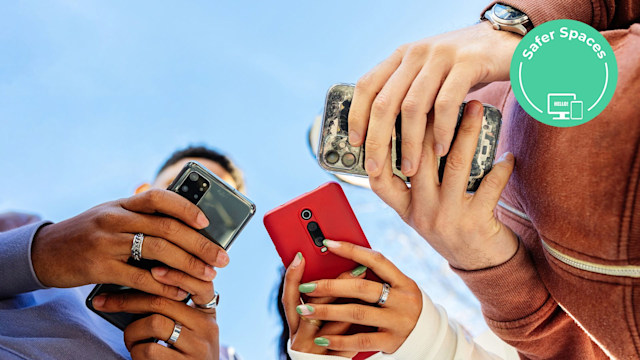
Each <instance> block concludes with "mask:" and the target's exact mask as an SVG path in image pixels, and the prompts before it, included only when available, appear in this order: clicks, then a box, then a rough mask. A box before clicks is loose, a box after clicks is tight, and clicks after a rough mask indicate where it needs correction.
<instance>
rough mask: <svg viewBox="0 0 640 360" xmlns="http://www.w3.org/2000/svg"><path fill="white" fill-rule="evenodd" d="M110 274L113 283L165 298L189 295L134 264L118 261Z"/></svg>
mask: <svg viewBox="0 0 640 360" xmlns="http://www.w3.org/2000/svg"><path fill="white" fill-rule="evenodd" d="M112 275H113V276H114V277H115V279H114V281H113V283H115V284H119V285H123V286H128V287H130V288H133V289H137V290H140V291H144V292H146V293H149V294H154V295H159V296H164V297H166V298H167V299H173V300H176V301H182V300H184V299H185V298H186V297H187V295H189V294H188V293H187V292H186V291H184V290H181V289H180V288H178V287H176V286H171V285H166V284H162V283H160V282H158V281H157V280H156V279H154V278H153V276H152V275H151V272H149V271H148V270H145V269H140V268H137V267H135V266H131V265H127V264H123V263H118V264H117V265H116V267H115V268H114V269H113V271H112ZM94 303H95V299H94Z"/></svg>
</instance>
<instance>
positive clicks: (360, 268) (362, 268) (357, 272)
mask: <svg viewBox="0 0 640 360" xmlns="http://www.w3.org/2000/svg"><path fill="white" fill-rule="evenodd" d="M365 271H367V267H366V266H364V265H360V266H358V267H357V268H355V269H353V270H351V276H353V277H357V276H360V275H362V274H364V272H365Z"/></svg>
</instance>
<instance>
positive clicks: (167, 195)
mask: <svg viewBox="0 0 640 360" xmlns="http://www.w3.org/2000/svg"><path fill="white" fill-rule="evenodd" d="M120 206H122V207H123V208H125V209H127V210H129V211H133V212H140V213H146V214H155V213H161V214H165V215H169V216H171V217H174V218H176V219H179V220H181V221H182V222H184V223H185V224H187V225H189V226H191V227H193V228H195V229H204V228H205V227H207V226H209V220H208V219H207V217H206V216H205V215H204V213H203V212H202V210H200V208H198V207H197V206H196V205H194V204H193V203H191V202H190V201H189V200H187V199H186V198H184V197H183V196H180V195H178V194H176V193H174V192H172V191H169V190H159V189H152V190H148V191H145V192H143V193H140V194H138V195H134V196H132V197H130V198H126V199H122V200H120Z"/></svg>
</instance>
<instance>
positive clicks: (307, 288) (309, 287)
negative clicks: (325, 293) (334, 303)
mask: <svg viewBox="0 0 640 360" xmlns="http://www.w3.org/2000/svg"><path fill="white" fill-rule="evenodd" d="M316 287H318V284H314V283H306V284H300V286H298V290H300V292H301V293H303V294H306V293H310V292H312V291H314V290H315V289H316Z"/></svg>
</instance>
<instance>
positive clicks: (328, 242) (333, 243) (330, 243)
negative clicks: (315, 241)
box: [322, 239, 340, 249]
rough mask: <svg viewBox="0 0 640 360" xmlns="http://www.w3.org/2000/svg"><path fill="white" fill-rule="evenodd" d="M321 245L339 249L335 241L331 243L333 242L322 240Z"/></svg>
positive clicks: (338, 244)
mask: <svg viewBox="0 0 640 360" xmlns="http://www.w3.org/2000/svg"><path fill="white" fill-rule="evenodd" d="M322 245H324V246H326V247H328V248H332V249H335V248H339V247H340V243H339V242H337V241H333V240H329V239H324V240H322Z"/></svg>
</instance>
